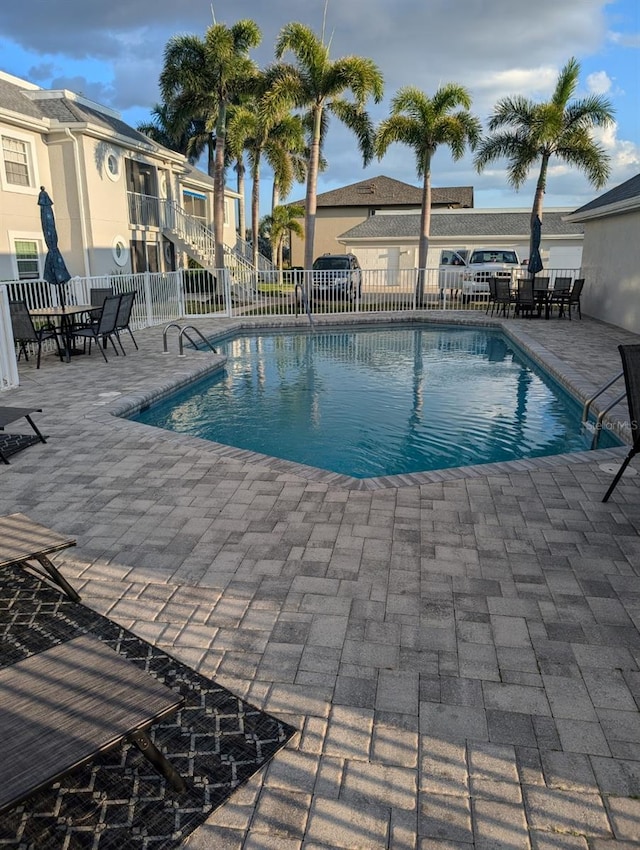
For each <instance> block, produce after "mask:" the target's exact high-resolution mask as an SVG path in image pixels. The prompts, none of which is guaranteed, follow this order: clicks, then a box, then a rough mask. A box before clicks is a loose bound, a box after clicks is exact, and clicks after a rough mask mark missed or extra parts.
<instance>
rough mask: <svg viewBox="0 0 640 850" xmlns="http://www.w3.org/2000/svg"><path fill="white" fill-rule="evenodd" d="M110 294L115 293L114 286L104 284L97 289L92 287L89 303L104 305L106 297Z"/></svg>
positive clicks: (94, 305) (96, 305) (97, 305)
mask: <svg viewBox="0 0 640 850" xmlns="http://www.w3.org/2000/svg"><path fill="white" fill-rule="evenodd" d="M110 295H113V287H112V286H103V287H98V288H95V289H90V290H89V303H90V304H91V305H92V306H93V307H102V305H103V304H104V299H105V298H108V297H109V296H110Z"/></svg>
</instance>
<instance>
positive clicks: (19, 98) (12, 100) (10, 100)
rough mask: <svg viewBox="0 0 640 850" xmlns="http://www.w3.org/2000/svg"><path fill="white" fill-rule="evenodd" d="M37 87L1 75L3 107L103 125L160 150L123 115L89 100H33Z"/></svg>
mask: <svg viewBox="0 0 640 850" xmlns="http://www.w3.org/2000/svg"><path fill="white" fill-rule="evenodd" d="M33 91H34V90H33V89H22V88H20V86H18V85H16V84H14V83H12V82H9V81H8V80H5V79H2V77H0V107H2V108H3V109H8V110H10V111H11V112H17V113H18V114H19V115H25V116H28V117H29V118H48V119H49V120H52V121H59V122H60V123H61V124H68V125H73V124H84V123H89V124H93V125H94V126H96V125H97V126H98V127H102V128H103V129H105V130H109V131H111V132H114V133H118V134H119V135H120V136H123V137H124V138H128V139H131V140H132V141H134V142H136V143H137V144H145V145H148V146H149V147H151V148H152V149H154V150H158V149H160V147H159V145H157V144H155V142H152V141H151V139H149V138H148V137H147V136H145V135H143V134H142V133H139V132H138V131H137V130H136V129H134V128H133V127H131V126H129V124H126V123H125V122H124V121H122V120H121V119H120V118H116V117H115V116H114V115H110V114H109V113H107V112H101V111H100V110H99V109H93V108H91V107H90V106H88V105H87V104H85V103H81V102H79V101H75V100H70V99H69V98H66V97H64V96H62V95H61V96H60V97H45V98H38V97H36V98H35V99H33V98H32V97H29V94H31V93H32V92H33Z"/></svg>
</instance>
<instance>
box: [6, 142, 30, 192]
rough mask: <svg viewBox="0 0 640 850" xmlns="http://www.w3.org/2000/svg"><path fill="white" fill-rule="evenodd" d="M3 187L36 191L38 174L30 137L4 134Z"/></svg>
mask: <svg viewBox="0 0 640 850" xmlns="http://www.w3.org/2000/svg"><path fill="white" fill-rule="evenodd" d="M0 177H2V185H3V187H4V188H5V189H6V190H8V191H12V192H35V191H36V185H37V175H36V174H35V168H34V156H33V148H32V144H31V140H30V139H29V138H28V137H26V136H25V137H22V138H21V137H19V136H18V135H17V134H16V135H12V136H5V135H3V136H2V170H1V171H0Z"/></svg>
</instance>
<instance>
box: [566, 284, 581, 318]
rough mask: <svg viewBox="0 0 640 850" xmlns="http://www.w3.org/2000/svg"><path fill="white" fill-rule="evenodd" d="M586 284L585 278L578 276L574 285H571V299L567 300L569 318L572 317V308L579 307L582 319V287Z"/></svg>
mask: <svg viewBox="0 0 640 850" xmlns="http://www.w3.org/2000/svg"><path fill="white" fill-rule="evenodd" d="M583 286H584V278H583V277H578V278H576V279H575V280H574V281H573V286H572V287H571V291H570V292H569V299H568V301H567V306H568V309H569V318H571V308H572V307H574V306H575V307H577V308H578V316H579V317H580V319H582V309H581V308H580V297H581V296H582V288H583Z"/></svg>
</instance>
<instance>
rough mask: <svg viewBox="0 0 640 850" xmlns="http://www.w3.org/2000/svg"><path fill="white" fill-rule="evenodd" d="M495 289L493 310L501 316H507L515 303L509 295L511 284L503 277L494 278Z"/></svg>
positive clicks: (510, 294)
mask: <svg viewBox="0 0 640 850" xmlns="http://www.w3.org/2000/svg"><path fill="white" fill-rule="evenodd" d="M494 280H495V287H496V298H495V305H494V307H495V309H496V310H497V311H498V314H500V311H502V315H503V316H508V315H509V311H510V310H511V306H512V305H513V304H514V303H515V302H514V298H513V295H512V293H511V283H510V281H509V280H507V278H505V277H498V278H494Z"/></svg>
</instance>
